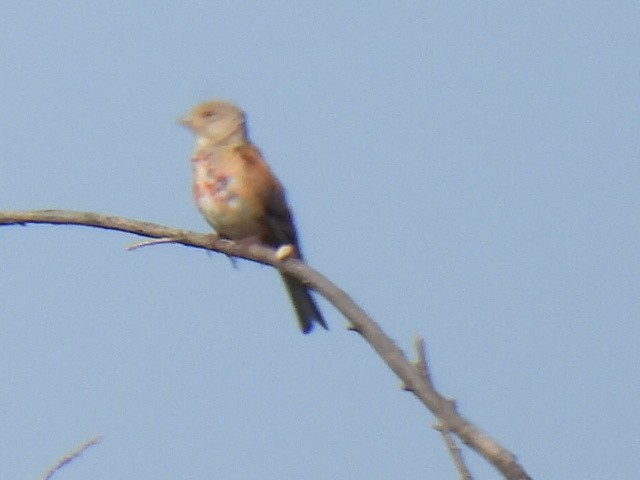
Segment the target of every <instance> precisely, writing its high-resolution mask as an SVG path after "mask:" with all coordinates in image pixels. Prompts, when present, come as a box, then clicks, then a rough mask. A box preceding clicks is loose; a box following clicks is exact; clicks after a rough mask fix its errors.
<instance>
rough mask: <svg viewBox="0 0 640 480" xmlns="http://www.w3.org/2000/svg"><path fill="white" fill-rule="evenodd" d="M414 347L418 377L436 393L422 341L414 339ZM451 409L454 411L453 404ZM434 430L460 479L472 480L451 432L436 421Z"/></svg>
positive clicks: (418, 338)
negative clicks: (446, 450)
mask: <svg viewBox="0 0 640 480" xmlns="http://www.w3.org/2000/svg"><path fill="white" fill-rule="evenodd" d="M415 346H416V353H417V356H418V359H417V360H416V368H417V369H418V371H419V372H420V375H422V377H423V378H424V380H425V382H427V385H428V386H429V388H430V389H432V390H433V391H434V392H436V388H435V386H434V385H433V381H432V380H431V370H430V369H429V364H428V363H427V353H426V348H425V346H424V339H423V338H422V337H416V340H415ZM452 403H454V402H452ZM453 408H454V409H455V403H454V404H453ZM435 429H436V430H438V431H439V432H440V434H441V435H442V438H443V440H444V443H445V445H446V446H447V449H448V450H449V453H450V454H451V457H452V458H453V463H454V464H455V466H456V468H457V469H458V473H459V474H460V478H461V479H462V480H472V478H473V477H472V476H471V472H469V469H468V468H467V465H466V463H465V462H464V458H463V457H462V451H461V450H460V447H458V444H457V443H456V441H455V439H454V438H453V435H451V430H449V429H448V428H447V426H446V425H445V424H444V423H443V422H441V421H438V423H437V424H436V425H435Z"/></svg>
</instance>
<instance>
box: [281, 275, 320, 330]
mask: <svg viewBox="0 0 640 480" xmlns="http://www.w3.org/2000/svg"><path fill="white" fill-rule="evenodd" d="M282 280H283V281H284V285H285V287H287V292H289V297H291V303H293V307H294V308H295V310H296V315H297V316H298V323H299V324H300V328H301V329H302V333H309V332H310V331H311V330H313V322H317V323H319V324H320V325H322V327H324V328H325V329H327V330H328V327H327V324H326V323H325V321H324V319H323V318H322V314H321V313H320V310H319V309H318V306H317V305H316V302H315V300H314V299H313V297H312V296H311V293H310V292H309V289H308V288H307V287H305V286H304V284H303V283H302V282H300V280H298V279H297V278H294V277H291V276H289V275H284V274H283V275H282Z"/></svg>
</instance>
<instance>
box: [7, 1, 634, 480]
mask: <svg viewBox="0 0 640 480" xmlns="http://www.w3.org/2000/svg"><path fill="white" fill-rule="evenodd" d="M639 24H640V7H639V6H638V4H637V3H636V2H561V3H560V4H558V3H557V2H401V3H393V2H362V1H356V2H349V5H345V4H344V3H342V2H307V3H304V4H303V3H299V2H233V4H232V2H227V3H223V2H220V3H215V2H214V3H212V2H165V3H163V4H159V3H157V2H145V1H143V2H135V3H134V4H131V2H121V1H118V0H116V1H113V2H109V5H108V6H107V4H104V6H102V5H98V4H87V3H86V2H76V1H66V2H55V1H54V2H47V3H46V4H43V3H42V2H12V4H11V5H6V6H5V7H4V8H3V15H2V17H1V18H0V45H1V49H0V51H2V67H3V68H2V73H1V74H0V99H1V105H2V108H1V109H0V126H1V127H2V131H3V132H4V135H3V141H2V142H0V157H1V158H2V165H3V175H2V176H0V208H1V209H36V208H68V209H77V210H89V211H98V212H102V213H110V214H115V215H122V216H127V217H132V218H137V219H140V220H146V221H154V222H159V223H163V224H167V225H171V226H175V227H180V228H189V229H193V230H197V231H203V232H206V231H209V227H208V225H207V224H206V222H205V221H204V220H203V219H202V218H200V216H199V214H198V212H197V210H196V209H195V207H194V206H193V204H192V200H191V196H190V195H191V194H190V185H189V182H190V165H189V161H188V159H189V156H190V153H191V151H192V148H193V139H192V137H191V135H190V134H189V133H188V132H187V131H186V130H185V129H183V128H181V127H179V126H178V125H177V124H176V122H175V120H176V119H177V118H178V117H179V116H180V115H182V114H184V113H185V112H186V111H187V110H189V109H190V108H191V107H192V106H193V105H194V104H195V103H197V102H200V101H202V100H205V99H210V98H220V97H222V98H227V99H231V100H233V101H235V102H237V103H238V104H240V105H241V106H242V107H243V108H244V109H245V110H246V111H247V112H248V115H249V127H250V131H251V134H252V137H253V139H254V141H255V142H256V143H257V144H258V145H259V146H260V147H261V148H262V150H263V152H264V154H265V155H266V157H267V158H268V160H269V161H270V163H271V165H272V167H273V169H274V170H275V171H276V172H277V174H278V176H279V177H280V179H281V180H282V182H283V183H284V184H285V185H286V187H287V192H288V198H289V201H290V203H291V205H292V208H293V210H294V212H295V214H296V219H297V225H298V229H299V233H300V236H301V239H302V243H303V247H304V250H305V253H306V255H307V259H308V261H309V263H310V264H311V265H312V266H314V267H315V268H317V269H318V270H319V271H321V272H322V273H324V274H326V275H327V276H329V277H330V278H331V279H332V280H333V281H335V282H336V283H337V284H338V285H340V286H341V287H342V288H344V289H345V290H347V291H348V292H349V293H350V294H351V295H352V296H353V298H354V299H356V300H357V301H358V302H359V303H360V305H362V306H363V307H364V308H365V309H366V310H367V311H368V312H370V314H371V315H372V316H373V317H374V318H375V319H376V321H378V322H379V323H380V324H381V326H382V327H383V329H384V330H385V331H386V332H387V333H389V334H390V335H391V336H392V337H393V338H394V339H396V340H397V341H398V343H399V344H400V345H401V346H402V347H403V348H404V349H405V351H407V352H411V348H412V341H413V338H414V336H415V335H417V334H419V335H423V336H424V337H425V339H426V341H427V346H428V351H429V356H430V359H431V364H432V368H433V375H434V377H435V381H436V383H437V386H438V387H439V389H440V390H441V392H442V393H443V394H445V395H447V396H450V397H453V398H456V399H457V401H458V403H459V407H460V410H461V412H462V413H463V414H464V415H466V416H467V417H468V418H469V419H470V420H471V421H473V422H475V423H476V424H477V425H478V426H480V427H481V428H483V429H485V430H486V431H487V432H488V433H489V434H490V435H493V436H495V438H497V439H498V440H499V441H500V442H502V443H503V444H504V445H505V446H506V447H508V448H509V449H511V450H512V451H513V452H514V453H516V454H517V455H518V458H519V459H520V461H521V462H522V464H523V465H524V466H525V468H526V469H527V471H528V472H529V473H530V474H531V475H532V476H533V477H534V478H635V476H637V472H638V470H639V469H640V461H639V460H638V456H637V455H636V454H635V450H636V449H634V448H633V447H632V445H633V444H635V442H636V441H637V440H636V437H637V431H638V429H639V428H640V417H639V416H638V414H637V405H638V404H639V403H640V384H639V383H638V372H639V371H640V355H639V354H638V343H639V340H640V326H639V325H640V322H638V312H639V310H640V294H639V289H638V284H639V281H638V280H639V277H640V260H639V255H638V238H640V226H639V222H638V218H639V214H640V208H639V205H640V193H639V188H638V185H639V183H640V141H639V140H638V139H639V136H638V131H640V113H639V112H640V93H639V89H638V72H640V56H639V55H638V51H640V34H639V33H638V25H639ZM137 240H138V239H137V238H135V237H131V236H127V235H124V234H120V233H113V232H105V231H99V230H92V229H87V228H78V227H52V226H29V227H26V228H23V227H3V228H1V229H0V252H2V255H1V256H0V283H1V284H2V292H1V293H0V302H1V304H2V308H1V310H0V312H1V313H0V315H1V316H0V399H1V401H0V425H1V426H2V434H1V435H0V465H2V467H1V468H2V475H1V478H3V479H4V478H7V479H14V478H38V477H39V476H40V475H41V474H42V472H44V471H45V470H46V468H47V467H48V466H49V465H51V464H52V463H53V462H54V461H55V460H56V459H57V458H59V457H60V456H62V455H63V454H65V453H66V452H67V451H69V450H71V449H72V448H74V447H75V446H77V445H78V444H80V443H81V442H82V441H83V440H85V439H87V438H89V437H90V436H92V435H93V434H96V433H102V434H104V436H105V437H104V440H103V442H102V443H101V444H100V445H99V446H97V447H94V448H93V449H92V450H90V451H89V452H87V453H86V454H85V456H84V457H83V458H82V459H80V460H78V461H77V462H75V463H74V464H72V465H70V466H68V467H67V468H66V469H65V470H64V471H62V472H60V473H59V474H58V476H57V477H56V478H59V479H60V480H62V479H64V480H75V479H81V478H83V479H84V478H93V479H96V480H100V479H113V478H120V479H127V478H131V479H134V478H135V479H154V480H159V479H175V478H189V479H192V478H193V479H197V478H202V479H204V478H265V479H276V478H277V479H283V478H301V477H303V478H308V479H326V478H341V479H356V478H358V479H359V478H370V479H372V480H375V479H386V478H398V477H401V478H416V477H418V476H420V477H423V476H426V477H430V478H443V479H445V478H450V479H455V478H457V476H456V472H455V471H454V469H453V466H452V464H451V461H450V460H449V457H448V455H447V453H446V451H445V449H444V446H443V444H442V441H441V439H440V438H439V436H438V434H437V432H435V431H433V430H432V429H431V428H430V427H431V425H432V424H433V422H434V419H433V418H432V416H431V415H430V414H428V413H427V414H426V415H425V413H426V412H425V410H424V409H423V408H422V407H421V406H420V405H419V404H418V402H417V401H416V400H415V399H414V398H412V397H411V395H409V394H407V393H403V392H402V391H400V390H399V388H398V385H399V381H398V380H397V379H396V378H395V377H394V376H393V375H392V373H391V372H390V371H389V370H388V369H387V368H386V367H385V366H384V364H383V363H382V362H381V361H380V359H378V358H377V357H376V356H375V354H374V353H373V352H372V350H371V349H370V348H369V347H368V346H367V345H366V344H364V343H363V341H362V340H361V339H360V338H359V337H358V336H357V335H355V334H352V333H349V332H347V331H345V329H344V326H345V320H344V319H343V318H341V317H340V315H339V314H338V313H337V312H336V311H335V310H334V309H333V308H332V307H331V306H330V305H329V304H328V303H326V302H324V301H322V300H321V301H320V302H321V308H322V309H323V311H324V312H325V315H326V317H327V320H328V323H329V325H330V328H331V330H330V331H329V332H316V333H314V334H312V335H309V336H304V335H302V334H300V333H299V331H298V330H297V326H296V321H295V318H294V314H293V312H292V309H291V307H290V305H289V304H288V301H287V298H286V294H285V292H284V288H283V287H282V285H281V284H280V281H279V279H278V278H277V274H276V273H275V272H274V271H273V270H271V269H269V268H266V267H262V266H257V265H253V264H249V263H241V264H240V266H239V268H238V269H237V270H234V269H233V268H232V267H231V265H230V262H229V261H228V260H227V259H226V258H225V257H224V256H220V255H213V254H212V255H208V254H206V253H204V252H201V251H197V250H193V249H186V248H183V247H178V246H171V245H162V246H157V247H152V248H146V249H141V250H137V251H134V252H127V251H125V247H126V246H127V245H128V244H130V243H134V242H136V241H137ZM411 353H412V352H411ZM466 458H467V460H468V462H469V464H470V467H471V469H472V471H473V472H474V473H475V474H476V476H477V478H499V475H498V474H497V472H495V471H494V470H493V469H492V468H491V467H489V466H487V465H486V464H485V462H484V461H482V460H481V459H479V458H478V457H477V456H476V455H475V454H473V453H471V452H468V451H467V454H466Z"/></svg>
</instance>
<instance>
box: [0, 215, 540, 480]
mask: <svg viewBox="0 0 640 480" xmlns="http://www.w3.org/2000/svg"><path fill="white" fill-rule="evenodd" d="M29 223H45V224H61V225H83V226H87V227H95V228H103V229H107V230H118V231H121V232H126V233H132V234H135V235H139V236H142V237H147V238H155V239H162V242H168V241H171V242H173V243H178V244H181V245H185V246H191V247H196V248H201V249H205V250H211V251H215V252H220V253H224V254H226V255H229V256H232V257H238V258H243V259H246V260H250V261H254V262H258V263H262V264H266V265H271V266H273V267H275V268H279V269H280V270H282V271H284V272H286V273H289V274H291V275H293V276H295V277H296V278H298V279H300V280H301V281H303V282H304V283H306V284H308V285H309V286H310V287H311V288H313V289H315V290H316V291H317V292H319V293H320V294H321V295H322V296H324V297H325V298H326V299H327V300H328V301H329V302H331V303H332V304H333V305H334V306H335V307H336V308H337V309H338V310H339V311H340V312H341V313H342V314H343V315H344V316H345V317H346V318H347V319H348V320H349V322H350V323H351V327H350V328H351V329H352V330H355V331H357V332H358V333H360V335H362V337H364V339H365V340H366V341H367V342H368V343H369V344H370V345H371V346H372V347H373V349H374V350H375V351H376V352H378V354H379V355H380V356H381V357H382V359H383V360H384V361H385V363H386V364H387V365H388V366H389V368H391V370H393V371H394V372H395V374H396V375H397V376H398V377H400V379H401V380H402V381H403V382H404V385H405V389H406V390H408V391H411V392H412V393H413V394H414V395H415V396H416V397H417V398H418V399H419V400H420V401H421V402H422V403H424V405H425V406H426V407H427V408H428V409H429V410H431V412H432V413H433V414H434V415H435V416H436V418H438V419H439V422H440V425H441V427H442V428H444V429H446V430H448V431H450V432H452V433H454V434H455V435H456V436H458V438H460V440H462V442H464V443H465V444H467V445H468V446H470V447H471V448H473V449H474V450H475V451H476V452H478V453H479V454H480V455H482V456H483V457H484V458H485V459H487V461H489V462H490V463H491V464H492V465H494V467H495V468H496V469H498V470H499V471H500V472H501V473H502V474H503V475H504V477H505V478H506V479H508V480H526V479H530V477H529V476H528V475H527V473H526V472H525V470H524V469H523V468H522V466H520V464H519V463H518V462H517V460H516V457H515V456H514V455H513V454H512V453H511V452H510V451H508V450H507V449H506V448H505V447H503V446H502V445H500V444H499V443H498V442H497V441H496V440H494V439H493V438H491V437H489V436H488V435H487V434H486V433H485V432H483V431H482V430H480V429H479V428H478V427H476V426H475V425H474V424H472V423H471V422H469V421H468V420H467V419H466V418H464V417H463V416H462V415H460V414H459V413H458V411H457V410H456V408H455V405H454V403H453V402H452V401H450V400H448V399H446V398H445V397H443V396H442V395H440V394H439V393H438V392H437V391H436V390H435V388H434V387H433V385H432V384H431V381H430V375H429V373H428V370H426V374H425V370H423V371H421V368H422V367H420V366H419V365H415V364H413V363H411V362H410V361H409V360H407V358H406V356H405V354H404V353H403V352H402V350H400V348H399V347H398V346H397V345H396V344H395V343H394V342H393V341H392V340H391V339H390V338H389V337H388V336H387V335H386V334H385V333H384V332H383V331H382V329H381V328H380V327H379V326H378V324H377V323H375V322H374V321H373V320H372V319H371V318H370V317H369V316H368V315H367V313H366V312H365V311H364V310H363V309H362V308H360V307H359V306H358V305H357V304H356V303H355V302H354V301H353V300H352V299H351V298H350V297H349V295H347V293H346V292H344V291H343V290H341V289H340V288H338V287H337V286H336V285H335V284H333V283H332V282H330V281H329V280H328V279H327V278H326V277H325V276H324V275H322V274H321V273H319V272H317V271H315V270H313V269H312V268H311V267H309V266H308V265H306V264H305V263H304V262H302V261H300V260H297V259H294V258H291V259H285V260H283V261H281V260H280V259H279V258H278V256H277V255H276V251H275V250H273V249H271V248H269V247H266V246H261V245H257V244H252V245H244V244H242V243H234V242H230V241H227V240H223V239H220V238H216V237H215V236H213V235H203V234H199V233H194V232H190V231H187V230H179V229H174V228H169V227H165V226H162V225H158V224H154V223H146V222H140V221H136V220H131V219H126V218H121V217H116V216H112V215H101V214H97V213H91V212H74V211H64V210H38V211H0V225H26V224H29ZM167 239H169V240H167ZM419 351H420V350H419ZM418 363H419V362H418ZM424 365H425V369H426V363H425V364H424Z"/></svg>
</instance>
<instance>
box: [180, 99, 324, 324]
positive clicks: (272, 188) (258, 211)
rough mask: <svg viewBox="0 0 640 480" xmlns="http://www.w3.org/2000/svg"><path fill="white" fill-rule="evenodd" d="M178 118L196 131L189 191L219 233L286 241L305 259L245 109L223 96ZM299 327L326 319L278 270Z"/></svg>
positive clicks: (270, 242)
mask: <svg viewBox="0 0 640 480" xmlns="http://www.w3.org/2000/svg"><path fill="white" fill-rule="evenodd" d="M178 122H179V123H180V124H182V125H183V126H185V127H187V128H188V129H190V130H191V131H192V132H193V133H194V134H195V137H196V148H195V151H194V153H193V155H192V157H191V165H192V175H193V185H192V186H193V197H194V201H195V204H196V206H197V207H198V210H199V211H200V213H201V214H202V216H203V217H204V218H205V220H206V221H207V222H208V223H209V225H211V227H213V229H214V230H215V232H216V234H217V235H218V236H220V237H221V238H225V239H228V240H232V241H243V240H244V241H246V240H249V241H251V240H252V239H254V240H257V241H259V242H260V243H262V244H264V245H267V246H269V247H273V248H276V249H278V248H281V247H287V248H290V247H292V249H291V250H290V251H289V254H290V256H294V257H297V258H299V259H301V260H302V259H303V257H302V252H301V250H300V244H299V241H298V234H297V232H296V228H295V224H294V219H293V214H292V213H291V210H290V208H289V205H288V204H287V200H286V197H285V191H284V188H283V187H282V184H281V183H280V181H279V180H278V178H277V177H276V176H275V175H274V173H273V171H272V170H271V168H270V167H269V165H268V164H267V162H266V161H265V159H264V157H263V155H262V153H261V151H260V150H259V149H258V148H257V147H256V146H255V145H254V144H253V143H252V142H251V140H250V139H249V135H248V130H247V120H246V114H245V113H244V111H242V110H241V109H240V108H239V107H238V106H237V105H235V104H234V103H232V102H230V101H227V100H212V101H207V102H203V103H200V104H199V105H197V106H195V107H194V108H193V109H192V110H191V111H190V112H189V113H188V114H187V115H185V116H183V117H181V118H180V119H179V120H178ZM281 277H282V280H283V281H284V285H285V287H286V289H287V292H288V293H289V297H290V298H291V302H292V303H293V307H294V309H295V312H296V316H297V319H298V323H299V325H300V328H301V329H302V332H303V333H305V334H306V333H309V332H311V331H312V330H313V327H314V324H315V323H317V324H319V325H320V326H322V327H323V328H325V329H328V327H327V324H326V322H325V320H324V318H323V316H322V314H321V313H320V310H319V308H318V306H317V304H316V302H315V300H314V299H313V297H312V296H311V293H310V291H309V289H308V288H307V287H306V286H305V285H304V284H303V283H302V282H301V281H300V280H298V279H296V278H295V277H292V276H291V275H288V274H286V273H284V272H281Z"/></svg>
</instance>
